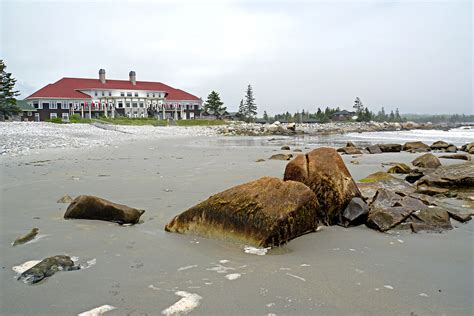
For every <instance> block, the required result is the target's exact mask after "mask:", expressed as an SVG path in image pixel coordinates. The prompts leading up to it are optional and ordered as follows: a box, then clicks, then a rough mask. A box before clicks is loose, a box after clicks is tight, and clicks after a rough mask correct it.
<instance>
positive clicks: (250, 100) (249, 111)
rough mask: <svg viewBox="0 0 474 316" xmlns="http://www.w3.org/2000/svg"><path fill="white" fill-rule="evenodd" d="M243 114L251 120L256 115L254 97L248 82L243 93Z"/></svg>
mask: <svg viewBox="0 0 474 316" xmlns="http://www.w3.org/2000/svg"><path fill="white" fill-rule="evenodd" d="M244 104H245V116H246V117H247V119H248V120H253V119H254V118H255V116H256V115H257V104H255V97H254V96H253V89H252V86H251V85H250V84H249V85H248V87H247V93H246V94H245V103H244Z"/></svg>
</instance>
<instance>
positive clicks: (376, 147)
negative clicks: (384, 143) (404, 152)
mask: <svg viewBox="0 0 474 316" xmlns="http://www.w3.org/2000/svg"><path fill="white" fill-rule="evenodd" d="M366 150H367V151H368V152H369V153H371V154H381V153H382V150H381V149H380V147H379V145H371V146H367V148H366Z"/></svg>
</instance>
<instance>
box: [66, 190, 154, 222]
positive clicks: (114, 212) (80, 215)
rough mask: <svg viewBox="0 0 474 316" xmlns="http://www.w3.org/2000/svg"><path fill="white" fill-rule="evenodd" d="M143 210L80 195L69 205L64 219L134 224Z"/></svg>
mask: <svg viewBox="0 0 474 316" xmlns="http://www.w3.org/2000/svg"><path fill="white" fill-rule="evenodd" d="M143 213H145V211H144V210H138V209H136V208H132V207H128V206H126V205H122V204H116V203H113V202H110V201H107V200H105V199H102V198H99V197H96V196H92V195H80V196H78V197H77V198H75V199H74V201H72V203H71V204H69V207H68V208H67V210H66V213H64V218H65V219H95V220H102V221H109V222H116V223H119V224H136V223H138V221H139V220H140V216H142V214H143Z"/></svg>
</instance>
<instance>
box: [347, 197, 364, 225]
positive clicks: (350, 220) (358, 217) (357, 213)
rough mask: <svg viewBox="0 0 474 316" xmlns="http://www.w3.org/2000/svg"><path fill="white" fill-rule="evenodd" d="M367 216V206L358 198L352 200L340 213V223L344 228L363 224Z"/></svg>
mask: <svg viewBox="0 0 474 316" xmlns="http://www.w3.org/2000/svg"><path fill="white" fill-rule="evenodd" d="M368 214H369V206H368V205H367V203H365V201H364V200H362V199H361V198H359V197H355V198H353V199H352V200H351V201H350V202H349V204H347V206H346V208H345V209H344V212H343V213H342V222H343V225H344V226H345V227H348V226H355V225H360V224H363V223H365V221H366V220H367V215H368Z"/></svg>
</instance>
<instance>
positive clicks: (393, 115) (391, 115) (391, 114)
mask: <svg viewBox="0 0 474 316" xmlns="http://www.w3.org/2000/svg"><path fill="white" fill-rule="evenodd" d="M393 121H395V113H393V110H392V111H390V122H393Z"/></svg>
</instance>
